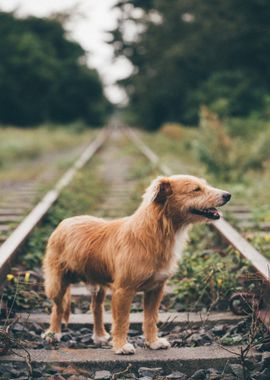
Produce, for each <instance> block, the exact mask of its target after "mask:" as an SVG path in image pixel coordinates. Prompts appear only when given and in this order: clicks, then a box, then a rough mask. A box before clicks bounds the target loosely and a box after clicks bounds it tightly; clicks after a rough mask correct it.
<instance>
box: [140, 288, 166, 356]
mask: <svg viewBox="0 0 270 380" xmlns="http://www.w3.org/2000/svg"><path fill="white" fill-rule="evenodd" d="M163 288H164V285H162V286H159V287H158V288H156V289H153V290H150V291H148V292H145V293H144V322H143V332H144V336H145V344H146V346H148V347H149V348H151V349H152V350H158V349H161V348H169V347H170V343H169V342H168V341H167V339H165V338H158V336H157V333H158V329H157V322H158V309H159V305H160V301H161V299H162V296H163Z"/></svg>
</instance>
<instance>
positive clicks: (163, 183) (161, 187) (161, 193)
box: [154, 178, 172, 203]
mask: <svg viewBox="0 0 270 380" xmlns="http://www.w3.org/2000/svg"><path fill="white" fill-rule="evenodd" d="M171 194H172V186H171V182H170V180H169V179H168V178H162V179H161V180H160V182H159V184H158V186H157V192H156V196H155V199H154V201H155V202H157V203H165V201H166V200H167V198H168V197H169V196H170V195H171Z"/></svg>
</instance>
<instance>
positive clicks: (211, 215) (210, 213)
mask: <svg viewBox="0 0 270 380" xmlns="http://www.w3.org/2000/svg"><path fill="white" fill-rule="evenodd" d="M190 211H191V213H192V214H194V215H200V216H203V217H205V218H208V219H213V220H217V219H219V218H220V214H219V212H218V210H217V209H216V208H214V207H211V208H205V209H202V210H199V209H195V208H192V209H191V210H190Z"/></svg>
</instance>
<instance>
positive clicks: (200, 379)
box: [190, 369, 207, 380]
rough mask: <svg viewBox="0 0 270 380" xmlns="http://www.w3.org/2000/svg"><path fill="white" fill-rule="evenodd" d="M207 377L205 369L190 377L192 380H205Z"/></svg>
mask: <svg viewBox="0 0 270 380" xmlns="http://www.w3.org/2000/svg"><path fill="white" fill-rule="evenodd" d="M206 375H207V371H206V370H205V369H199V370H198V371H196V372H194V373H193V375H192V376H191V377H190V379H192V380H205V378H206Z"/></svg>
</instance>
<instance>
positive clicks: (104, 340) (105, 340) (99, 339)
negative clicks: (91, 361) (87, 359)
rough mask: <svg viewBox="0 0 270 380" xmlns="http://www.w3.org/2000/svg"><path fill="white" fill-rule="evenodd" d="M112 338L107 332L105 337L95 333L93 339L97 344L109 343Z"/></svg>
mask: <svg viewBox="0 0 270 380" xmlns="http://www.w3.org/2000/svg"><path fill="white" fill-rule="evenodd" d="M110 338H111V336H110V334H109V333H107V332H106V333H105V335H97V334H95V333H94V334H93V335H92V339H93V341H94V343H95V344H102V343H108V341H109V340H110Z"/></svg>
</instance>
